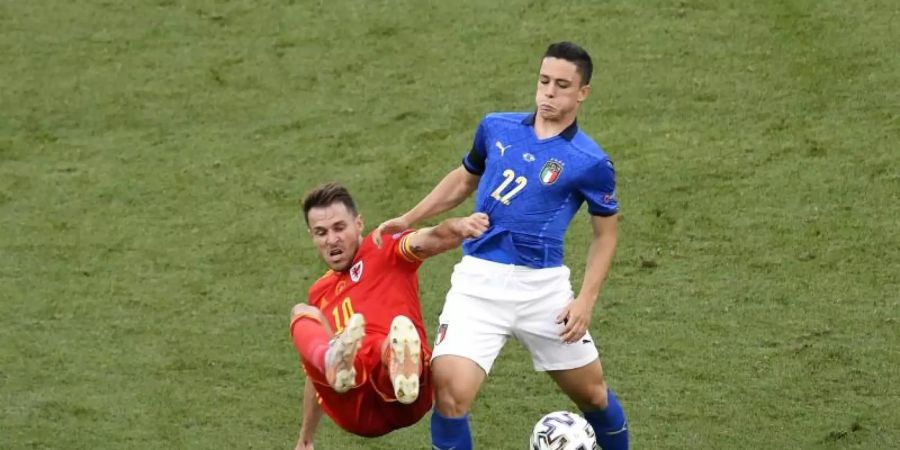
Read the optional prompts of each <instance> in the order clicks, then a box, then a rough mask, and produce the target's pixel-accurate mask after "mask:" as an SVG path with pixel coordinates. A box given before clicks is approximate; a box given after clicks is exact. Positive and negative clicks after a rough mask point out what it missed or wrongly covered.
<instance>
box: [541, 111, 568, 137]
mask: <svg viewBox="0 0 900 450" xmlns="http://www.w3.org/2000/svg"><path fill="white" fill-rule="evenodd" d="M574 122H575V113H574V112H573V113H572V114H569V115H567V116H565V117H560V118H559V119H558V120H549V119H544V118H543V117H541V115H540V113H538V114H537V116H535V118H534V134H535V135H537V137H538V139H549V138H552V137H554V136H556V135H558V134H559V133H562V132H563V131H564V130H565V129H566V128H569V126H570V125H572V123H574Z"/></svg>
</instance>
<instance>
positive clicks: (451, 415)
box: [431, 355, 487, 450]
mask: <svg viewBox="0 0 900 450" xmlns="http://www.w3.org/2000/svg"><path fill="white" fill-rule="evenodd" d="M486 376H487V374H486V373H485V371H484V369H483V368H482V367H481V366H479V365H478V364H476V363H475V361H472V360H471V359H469V358H466V357H462V356H455V355H443V356H440V357H438V358H435V359H434V360H432V362H431V382H432V383H433V384H434V396H435V398H434V412H433V413H432V415H431V443H432V447H433V448H434V449H435V450H450V449H455V450H471V449H472V432H471V429H470V426H469V411H470V410H471V409H472V404H473V403H474V402H475V397H476V396H477V395H478V391H479V390H480V389H481V384H482V383H483V382H484V379H485V377H486Z"/></svg>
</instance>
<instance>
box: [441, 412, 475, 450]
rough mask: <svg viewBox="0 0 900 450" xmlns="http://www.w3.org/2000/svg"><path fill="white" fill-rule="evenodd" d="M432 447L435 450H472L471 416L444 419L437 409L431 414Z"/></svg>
mask: <svg viewBox="0 0 900 450" xmlns="http://www.w3.org/2000/svg"><path fill="white" fill-rule="evenodd" d="M431 446H432V448H433V449H434V450H450V449H452V450H472V432H471V431H470V430H469V415H468V414H466V415H465V416H462V417H444V416H442V415H441V413H439V412H438V411H437V409H435V410H433V411H432V412H431Z"/></svg>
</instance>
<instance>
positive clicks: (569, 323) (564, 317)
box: [556, 298, 594, 344]
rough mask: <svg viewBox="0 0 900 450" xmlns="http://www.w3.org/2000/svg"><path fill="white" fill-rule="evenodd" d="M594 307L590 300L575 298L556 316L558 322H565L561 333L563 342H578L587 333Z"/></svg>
mask: <svg viewBox="0 0 900 450" xmlns="http://www.w3.org/2000/svg"><path fill="white" fill-rule="evenodd" d="M593 310H594V308H593V306H592V305H591V304H590V302H587V301H582V300H579V299H577V298H576V299H575V300H573V301H572V303H569V306H566V309H564V310H563V312H562V313H561V314H560V315H559V316H557V317H556V323H562V324H565V328H563V331H562V333H560V334H559V336H560V338H562V340H563V342H565V343H567V344H571V343H573V342H578V340H579V339H581V338H582V337H584V334H585V333H587V330H588V327H589V326H590V324H591V314H593V312H594V311H593Z"/></svg>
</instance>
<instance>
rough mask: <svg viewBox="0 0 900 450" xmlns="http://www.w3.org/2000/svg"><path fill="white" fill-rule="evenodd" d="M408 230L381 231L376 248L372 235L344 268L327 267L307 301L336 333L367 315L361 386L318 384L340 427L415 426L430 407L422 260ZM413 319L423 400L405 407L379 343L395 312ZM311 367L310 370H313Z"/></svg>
mask: <svg viewBox="0 0 900 450" xmlns="http://www.w3.org/2000/svg"><path fill="white" fill-rule="evenodd" d="M410 234H411V232H410V231H407V232H404V233H398V234H395V235H383V236H382V247H381V248H378V247H377V246H376V245H375V243H374V242H373V240H372V234H371V233H370V234H369V235H368V236H366V237H365V239H363V242H362V244H361V245H360V247H359V250H358V251H357V253H356V257H355V258H354V259H353V262H352V263H351V265H350V268H349V269H348V270H347V271H345V272H334V271H331V270H329V271H328V272H327V273H326V274H325V275H323V276H322V277H321V278H319V280H318V281H316V282H315V283H313V285H312V286H311V287H310V288H309V303H310V304H311V305H312V306H315V307H317V308H319V309H320V310H321V311H322V314H323V315H324V316H325V317H326V318H327V320H328V322H329V324H330V325H331V328H332V330H334V332H335V333H338V332H340V331H341V330H343V328H344V324H345V323H346V321H347V320H348V319H349V318H350V316H351V315H353V314H354V313H360V314H362V315H363V317H365V319H366V337H365V338H364V340H363V343H362V347H361V349H360V351H359V353H358V355H357V359H362V360H363V361H364V362H365V363H364V365H365V367H366V369H365V373H357V382H359V383H360V385H359V386H358V387H356V388H354V389H351V390H350V391H348V392H346V393H344V394H338V393H336V392H334V390H332V389H331V387H330V386H329V385H328V384H327V382H325V380H324V376H323V377H321V378H320V377H315V376H314V377H312V378H313V381H314V382H315V383H316V391H317V393H318V397H319V404H320V406H321V407H322V409H323V410H324V411H325V412H326V413H327V414H328V415H329V416H330V417H331V418H332V419H333V420H334V422H335V423H336V424H337V425H339V426H340V427H341V428H344V429H345V430H347V431H350V432H351V433H354V434H358V435H361V436H380V435H383V434H386V433H389V432H391V431H393V430H395V429H398V428H401V427H405V426H409V425H412V424H414V423H416V422H418V420H419V419H421V418H422V416H423V415H424V414H425V413H427V412H428V410H430V409H431V405H432V390H431V383H430V379H429V378H430V377H429V376H428V373H429V372H428V370H429V367H428V362H429V360H430V359H431V349H430V348H429V347H428V344H427V342H428V337H427V335H426V333H425V327H424V326H423V324H422V308H421V305H420V302H419V279H418V275H417V271H418V269H419V266H420V265H421V264H422V261H421V260H420V259H418V258H416V257H415V255H414V254H413V253H412V251H411V250H410V248H409V244H408V242H407V237H408V236H409V235H410ZM400 314H402V315H405V316H406V317H409V319H410V320H412V322H413V324H414V325H415V327H416V329H417V330H418V332H419V338H420V339H421V342H422V349H423V351H422V359H423V364H422V368H423V371H422V373H423V376H422V380H421V383H420V388H419V398H418V399H417V400H416V401H415V402H414V403H413V404H411V405H403V404H401V403H399V402H397V400H396V399H395V398H394V395H393V392H394V391H393V387H392V386H391V381H390V377H389V375H388V370H387V368H386V367H384V365H383V364H382V359H381V346H382V342H383V341H384V340H385V338H386V337H387V334H388V331H389V329H390V325H391V321H393V320H394V317H395V316H397V315H400ZM311 373H312V372H311V371H310V370H307V374H311Z"/></svg>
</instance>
